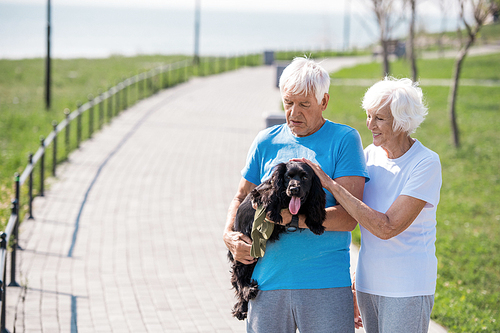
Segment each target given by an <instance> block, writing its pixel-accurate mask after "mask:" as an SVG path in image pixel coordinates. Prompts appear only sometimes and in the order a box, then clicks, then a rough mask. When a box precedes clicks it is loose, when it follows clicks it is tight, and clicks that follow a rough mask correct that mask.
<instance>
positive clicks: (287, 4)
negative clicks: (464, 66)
mask: <svg viewBox="0 0 500 333" xmlns="http://www.w3.org/2000/svg"><path fill="white" fill-rule="evenodd" d="M196 1H197V0H51V3H52V5H78V6H106V7H142V8H183V9H192V8H194V6H195V2H196ZM199 1H200V3H201V8H202V9H214V10H221V9H222V10H231V11H235V10H237V11H264V12H266V11H290V12H304V11H307V12H316V13H322V12H330V13H335V12H343V11H344V8H345V6H346V4H347V3H351V5H350V7H351V10H356V8H357V7H359V5H362V4H363V3H368V2H369V0H307V1H304V0H199ZM13 2H15V3H28V4H46V3H47V0H0V4H1V3H13ZM421 6H422V7H425V11H426V12H427V13H430V12H432V13H436V14H439V7H438V6H437V5H436V1H435V0H423V2H422V5H421Z"/></svg>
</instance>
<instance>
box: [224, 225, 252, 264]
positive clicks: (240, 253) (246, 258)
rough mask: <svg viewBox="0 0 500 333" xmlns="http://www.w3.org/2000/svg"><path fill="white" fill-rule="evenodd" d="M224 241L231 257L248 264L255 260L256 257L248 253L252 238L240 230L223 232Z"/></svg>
mask: <svg viewBox="0 0 500 333" xmlns="http://www.w3.org/2000/svg"><path fill="white" fill-rule="evenodd" d="M224 243H226V246H227V248H228V249H229V251H231V253H232V254H233V258H234V259H235V260H237V261H239V262H241V263H242V264H245V265H249V264H253V263H254V262H256V261H257V259H256V258H254V257H252V256H251V255H250V249H251V248H252V240H251V239H250V237H247V236H245V235H244V234H242V233H241V232H235V231H230V232H225V233H224Z"/></svg>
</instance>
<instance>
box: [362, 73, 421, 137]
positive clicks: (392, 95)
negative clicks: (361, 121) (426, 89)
mask: <svg viewBox="0 0 500 333" xmlns="http://www.w3.org/2000/svg"><path fill="white" fill-rule="evenodd" d="M362 106H363V109H365V110H366V111H368V110H372V109H377V110H379V109H382V108H384V107H385V106H389V107H390V110H391V113H392V116H393V117H394V122H393V124H392V129H393V130H394V131H399V130H401V131H404V132H406V133H407V134H411V133H414V132H415V131H416V130H417V128H418V127H419V126H420V124H421V123H422V122H423V121H424V119H425V116H426V115H427V107H426V106H425V105H424V102H423V94H422V89H420V87H419V86H418V83H413V82H412V80H410V79H395V78H393V77H390V76H386V77H385V78H384V79H383V80H382V81H379V82H377V83H375V84H374V85H373V86H371V88H369V89H368V91H367V92H366V94H365V96H364V98H363V102H362Z"/></svg>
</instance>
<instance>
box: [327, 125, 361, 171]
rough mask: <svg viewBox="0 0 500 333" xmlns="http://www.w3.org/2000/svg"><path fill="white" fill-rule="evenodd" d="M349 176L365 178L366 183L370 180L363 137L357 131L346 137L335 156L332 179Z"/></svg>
mask: <svg viewBox="0 0 500 333" xmlns="http://www.w3.org/2000/svg"><path fill="white" fill-rule="evenodd" d="M347 176H360V177H365V181H368V180H369V179H370V178H369V176H368V170H367V168H366V163H365V156H364V153H363V146H362V145H361V137H360V136H359V133H358V131H356V130H355V129H352V130H350V131H349V132H347V133H346V134H345V135H344V137H343V138H342V142H341V144H340V146H339V148H338V151H337V154H336V156H335V171H334V174H333V177H332V178H333V179H335V178H340V177H347Z"/></svg>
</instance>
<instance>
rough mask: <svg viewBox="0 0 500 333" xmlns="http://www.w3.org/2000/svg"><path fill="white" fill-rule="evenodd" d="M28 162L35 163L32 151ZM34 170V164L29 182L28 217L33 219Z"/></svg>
mask: <svg viewBox="0 0 500 333" xmlns="http://www.w3.org/2000/svg"><path fill="white" fill-rule="evenodd" d="M28 162H29V164H30V165H32V164H33V153H30V155H29V157H28ZM33 171H35V168H34V165H33V168H32V169H31V172H30V177H29V183H28V196H29V205H28V208H29V209H28V213H29V217H28V219H30V220H32V219H33Z"/></svg>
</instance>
